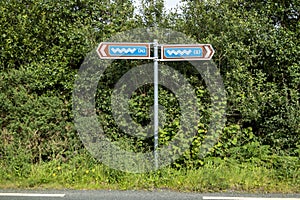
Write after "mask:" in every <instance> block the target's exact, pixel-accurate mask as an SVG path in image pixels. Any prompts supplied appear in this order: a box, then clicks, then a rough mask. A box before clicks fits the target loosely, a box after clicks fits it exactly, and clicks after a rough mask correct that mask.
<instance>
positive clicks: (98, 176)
mask: <svg viewBox="0 0 300 200" xmlns="http://www.w3.org/2000/svg"><path fill="white" fill-rule="evenodd" d="M295 161H296V162H295V163H294V167H291V168H284V167H283V166H281V168H276V166H275V167H272V166H270V165H269V166H267V165H266V166H264V165H261V164H257V163H255V162H250V161H249V162H244V163H239V162H237V161H235V160H230V159H227V160H226V159H225V160H224V159H220V158H207V159H205V160H204V164H203V166H202V167H199V168H197V169H174V168H170V167H166V168H163V169H160V170H159V171H157V172H149V173H144V174H132V173H126V172H121V171H117V170H114V169H110V168H108V167H106V166H105V165H103V164H100V163H98V162H96V161H95V160H94V159H92V158H90V157H84V158H83V157H80V156H78V157H74V158H73V159H72V160H69V161H68V162H65V163H63V162H58V161H50V162H45V163H40V164H34V165H26V166H22V167H16V166H13V165H9V164H7V163H5V162H1V161H0V167H1V170H0V188H2V189H6V188H22V189H45V188H51V189H116V190H156V189H167V190H175V191H184V192H226V191H227V192H228V191H235V192H252V193H253V192H254V193H274V192H276V193H278V192H279V193H299V192H300V171H299V168H298V167H299V165H298V162H297V159H295ZM288 165H291V163H288Z"/></svg>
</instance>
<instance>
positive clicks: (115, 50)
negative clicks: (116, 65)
mask: <svg viewBox="0 0 300 200" xmlns="http://www.w3.org/2000/svg"><path fill="white" fill-rule="evenodd" d="M136 50H137V49H136V48H111V51H112V52H113V53H115V54H116V53H119V54H128V53H132V54H133V53H134V52H136Z"/></svg>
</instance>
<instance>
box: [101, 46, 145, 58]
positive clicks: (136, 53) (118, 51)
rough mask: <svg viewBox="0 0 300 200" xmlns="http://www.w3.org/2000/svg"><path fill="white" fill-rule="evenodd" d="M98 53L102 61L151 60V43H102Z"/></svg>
mask: <svg viewBox="0 0 300 200" xmlns="http://www.w3.org/2000/svg"><path fill="white" fill-rule="evenodd" d="M97 53H98V55H99V56H100V58H102V59H151V58H150V44H149V43H109V42H102V43H100V45H99V47H98V48H97Z"/></svg>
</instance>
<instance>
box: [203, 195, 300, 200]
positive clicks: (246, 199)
mask: <svg viewBox="0 0 300 200" xmlns="http://www.w3.org/2000/svg"><path fill="white" fill-rule="evenodd" d="M203 200H300V198H262V197H212V196H211V197H208V196H207V197H203Z"/></svg>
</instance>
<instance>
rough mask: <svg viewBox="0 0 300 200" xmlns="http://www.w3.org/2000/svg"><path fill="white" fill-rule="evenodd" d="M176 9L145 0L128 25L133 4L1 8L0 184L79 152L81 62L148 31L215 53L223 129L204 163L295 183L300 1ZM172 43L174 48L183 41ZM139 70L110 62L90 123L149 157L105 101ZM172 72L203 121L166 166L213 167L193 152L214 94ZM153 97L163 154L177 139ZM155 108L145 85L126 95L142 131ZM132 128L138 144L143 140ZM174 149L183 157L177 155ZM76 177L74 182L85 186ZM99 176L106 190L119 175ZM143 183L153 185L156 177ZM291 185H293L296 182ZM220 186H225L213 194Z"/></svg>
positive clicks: (35, 0)
mask: <svg viewBox="0 0 300 200" xmlns="http://www.w3.org/2000/svg"><path fill="white" fill-rule="evenodd" d="M183 2H185V3H186V4H185V6H184V7H183V8H182V13H170V14H169V15H167V14H166V12H165V9H164V7H163V1H156V5H155V6H154V1H149V2H146V1H144V4H143V6H142V8H141V11H140V13H139V16H134V12H133V9H134V7H133V5H132V1H130V0H128V1H113V2H111V1H108V0H104V1H92V0H81V1H75V0H71V1H69V0H68V1H67V0H52V1H45V0H28V1H26V2H21V1H19V0H9V1H0V13H1V16H0V43H1V47H0V49H1V51H0V102H1V103H0V139H1V143H0V159H1V160H5V161H7V163H6V162H3V163H2V162H1V163H0V164H1V168H5V169H7V173H3V172H2V171H1V170H0V177H1V178H3V179H10V175H9V174H17V176H19V177H23V176H26V174H28V173H29V171H30V170H29V164H30V163H43V162H49V163H52V162H53V160H54V161H57V162H62V163H63V162H67V161H68V160H69V159H73V157H76V156H77V154H84V153H83V151H84V150H83V146H82V144H81V142H80V140H79V138H78V136H77V133H76V130H74V127H73V126H74V125H73V114H72V110H71V109H72V107H71V105H72V98H71V97H72V96H71V95H72V90H73V84H74V80H75V78H76V74H77V72H78V69H79V67H80V65H81V64H82V61H83V59H84V57H85V56H86V54H87V52H89V51H90V50H91V49H92V48H93V47H94V46H95V45H96V44H97V43H99V42H100V41H105V40H106V39H107V38H111V36H113V35H115V34H116V33H118V32H121V31H124V30H130V29H133V28H136V27H148V26H155V25H157V26H159V27H170V28H173V29H175V30H178V31H181V32H183V33H185V34H187V35H188V36H191V37H193V38H194V39H196V40H197V41H198V42H199V43H211V44H212V45H213V47H214V49H215V50H216V54H215V56H214V62H215V63H216V64H217V66H218V68H219V70H220V72H221V74H222V76H223V78H224V83H225V89H226V91H227V99H228V102H227V105H228V108H227V120H228V121H227V125H226V127H225V128H224V130H223V132H222V133H220V138H219V139H218V142H217V143H216V145H215V146H214V147H213V148H212V149H211V150H210V152H209V153H208V156H209V157H214V156H217V157H219V158H220V159H221V158H222V159H225V160H226V159H230V160H233V159H235V160H237V161H238V162H241V163H247V164H249V163H250V164H253V163H254V165H258V166H259V167H260V166H263V167H265V166H266V167H269V168H274V169H276V174H278V176H279V177H280V178H282V180H284V178H287V177H291V176H293V175H292V174H297V173H298V172H297V167H298V165H299V164H298V163H297V162H296V161H295V158H299V147H300V143H299V141H300V138H299V137H300V127H299V125H300V105H299V98H300V93H299V89H300V85H299V83H300V63H299V60H298V58H299V52H300V45H299V39H298V38H299V33H300V32H299V30H300V27H299V12H298V11H299V1H296V0H291V1H286V2H283V1H271V0H266V1H243V2H241V1H237V0H224V1H187V0H186V1H183ZM12 13H14V14H12ZM147 34H149V33H147ZM147 34H145V37H147V36H148V35H147ZM161 37H163V36H161ZM170 37H172V36H170ZM128 38H130V37H128ZM128 38H123V40H125V39H128ZM158 39H160V41H161V42H163V41H164V40H163V38H158ZM168 39H169V38H168ZM172 39H173V40H172V41H173V42H174V43H175V42H178V43H181V41H180V38H172ZM142 63H145V62H141V61H130V62H129V61H115V62H114V63H113V64H112V66H111V67H110V68H109V69H107V70H106V72H105V74H104V76H103V77H102V79H101V80H100V82H99V85H98V91H97V96H96V110H97V114H98V116H99V121H100V122H101V124H102V125H103V127H104V130H105V132H106V134H107V135H108V136H109V138H110V139H111V140H112V141H114V142H119V144H120V145H121V147H122V148H124V149H127V150H130V151H136V152H137V151H143V152H145V151H152V150H153V139H152V138H151V137H149V138H146V139H145V138H138V137H132V136H129V135H128V134H126V133H124V132H123V131H122V130H120V128H119V127H118V124H116V122H115V120H114V118H113V116H112V108H111V94H112V91H113V88H114V85H115V84H116V82H117V81H118V80H119V79H120V78H121V77H122V76H123V75H124V74H125V73H126V72H128V71H129V70H130V69H132V68H133V66H137V65H139V64H142ZM169 65H170V66H172V67H174V69H176V70H178V71H179V72H180V73H181V74H183V75H184V77H185V78H186V79H187V80H188V81H189V83H190V84H191V85H192V86H193V87H194V88H195V94H196V95H197V100H198V101H197V103H198V109H199V112H200V113H197V114H199V115H200V121H199V123H198V126H197V127H195V129H196V130H195V136H194V137H193V138H185V137H184V134H185V133H182V134H181V135H179V136H178V138H179V139H182V140H183V139H184V140H186V141H189V142H190V143H191V146H190V147H189V149H188V150H187V151H185V152H180V153H182V154H183V156H182V157H181V158H179V159H178V160H176V162H175V163H174V165H172V167H175V168H176V169H179V168H182V167H185V168H194V167H195V168H197V167H203V166H208V167H207V168H210V167H211V166H209V164H207V162H208V163H209V159H208V161H207V160H205V159H203V158H202V157H201V155H200V153H201V148H202V147H203V141H204V139H205V138H206V134H207V131H208V127H209V125H210V124H209V122H210V121H211V119H214V117H215V114H216V115H217V114H220V113H213V114H212V110H211V109H210V108H211V104H212V100H213V98H215V97H212V96H211V95H210V94H209V91H208V89H207V87H206V85H205V81H204V79H203V77H201V76H200V75H199V74H197V73H196V72H195V69H193V68H192V67H191V65H189V64H187V63H181V62H180V63H170V64H169ZM161 73H162V72H161ZM164 73H168V72H164ZM172 78H174V79H176V77H172ZM159 94H160V96H159V101H160V102H159V103H160V104H161V105H162V106H163V107H164V109H160V110H163V112H161V113H159V114H160V119H161V121H164V122H165V123H164V124H163V127H162V128H161V129H160V132H159V136H160V137H159V144H160V147H161V146H163V145H167V144H169V143H170V141H172V139H174V137H175V135H176V133H177V132H178V130H179V127H180V121H179V118H180V117H181V114H182V113H181V110H180V106H179V103H178V100H177V99H176V97H175V95H174V94H173V93H172V91H170V90H168V89H166V88H164V87H160V88H159ZM152 100H153V86H152V85H151V84H150V85H146V86H143V87H141V88H138V89H137V90H136V91H135V92H134V94H132V96H131V99H130V100H129V107H130V111H131V116H132V118H133V119H134V121H135V122H137V123H138V124H141V125H143V126H144V125H149V124H151V123H152V122H151V119H152V113H151V109H152V106H153V102H152ZM221 103H224V102H221ZM132 131H134V132H137V133H138V134H139V136H143V134H144V133H143V132H141V131H139V130H132ZM172 151H174V152H176V151H180V149H179V148H175V147H174V148H173V149H172ZM280 156H282V157H280ZM77 158H78V157H77ZM80 159H82V158H80V157H79V158H78V160H77V161H78V162H79V160H80ZM213 160H214V159H213ZM81 162H82V161H81ZM88 162H90V163H93V162H94V161H92V160H88ZM213 162H217V161H216V160H214V161H213ZM205 163H206V164H205ZM295 163H296V164H295ZM52 164H53V163H52ZM222 164H224V163H222ZM250 164H249V165H250ZM74 165H75V164H74ZM289 165H291V166H293V167H289ZM78 166H79V165H76V167H78ZM47 167H48V166H47ZM47 167H46V168H47ZM52 167H53V166H51V167H50V168H52ZM247 167H249V166H247ZM211 168H213V167H211ZM213 169H214V168H213ZM298 169H299V167H298ZM73 170H74V169H73ZM83 170H84V169H82V171H81V174H80V176H83V177H84V176H85V175H86V174H85V172H84V171H83ZM49 173H50V172H49ZM54 173H55V174H58V172H51V174H54ZM72 173H75V172H74V171H72V172H70V174H72ZM70 174H69V175H70ZM104 174H105V177H107V180H105V183H116V182H118V181H119V180H120V179H122V178H124V177H125V178H126V176H125V175H124V174H122V173H121V172H117V171H113V170H111V171H110V170H107V171H105V173H104ZM211 174H212V172H211V173H210V175H211ZM149 177H150V178H151V180H152V181H153V182H154V183H155V184H157V181H158V178H157V176H156V175H153V174H151V175H149ZM149 177H148V178H149ZM69 178H70V177H69ZM97 178H99V177H97ZM207 178H208V177H207ZM293 178H294V179H293V180H296V179H298V180H299V175H295V176H294V177H293ZM99 179H100V178H99ZM216 179H218V178H216ZM122 180H123V179H122ZM218 180H219V182H221V179H218ZM43 181H44V180H41V181H40V183H43ZM45 181H46V182H47V180H45ZM72 181H75V180H74V179H71V178H70V179H68V181H67V182H68V183H70V184H71V183H72ZM77 181H78V180H77ZM102 181H103V180H102ZM213 181H215V178H214V177H213V178H211V179H209V178H208V179H207V182H205V183H203V184H206V185H209V184H213ZM240 181H241V182H243V181H246V178H245V180H240ZM196 182H197V181H196ZM33 184H34V183H33ZM148 184H149V183H148ZM243 184H244V185H245V182H243ZM149 185H151V184H149ZM229 185H230V184H229V183H224V185H221V186H220V189H223V188H227V187H228V186H229ZM198 189H199V188H198Z"/></svg>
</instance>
